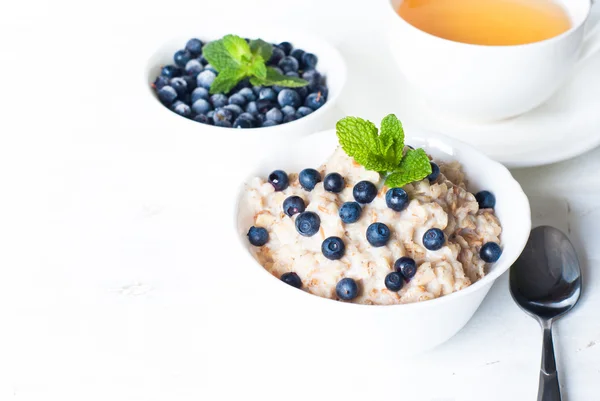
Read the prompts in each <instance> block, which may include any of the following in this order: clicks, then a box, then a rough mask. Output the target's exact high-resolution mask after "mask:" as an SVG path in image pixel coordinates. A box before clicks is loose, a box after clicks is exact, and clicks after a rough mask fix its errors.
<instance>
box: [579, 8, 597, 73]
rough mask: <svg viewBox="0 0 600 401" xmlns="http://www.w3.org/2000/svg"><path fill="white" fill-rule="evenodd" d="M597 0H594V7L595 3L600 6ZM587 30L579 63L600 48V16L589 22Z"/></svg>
mask: <svg viewBox="0 0 600 401" xmlns="http://www.w3.org/2000/svg"><path fill="white" fill-rule="evenodd" d="M596 3H597V1H596V0H592V7H593V6H594V5H595V6H596V7H599V6H598V5H597V4H596ZM588 25H591V26H587V27H586V28H587V32H586V34H585V37H584V38H583V47H582V48H581V54H580V55H579V64H581V63H583V62H584V61H585V60H587V59H589V58H590V57H591V56H593V55H594V54H595V53H596V52H597V51H598V50H600V17H599V18H597V19H596V21H594V22H592V23H591V24H590V23H589V22H588Z"/></svg>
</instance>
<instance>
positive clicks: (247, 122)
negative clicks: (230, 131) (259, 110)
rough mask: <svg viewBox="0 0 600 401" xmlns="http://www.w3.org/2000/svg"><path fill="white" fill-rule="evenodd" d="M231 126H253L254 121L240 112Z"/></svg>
mask: <svg viewBox="0 0 600 401" xmlns="http://www.w3.org/2000/svg"><path fill="white" fill-rule="evenodd" d="M233 128H254V123H253V122H252V120H250V119H248V118H244V117H242V116H241V114H240V117H238V118H236V119H235V121H234V122H233Z"/></svg>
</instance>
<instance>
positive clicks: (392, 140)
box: [379, 114, 404, 166]
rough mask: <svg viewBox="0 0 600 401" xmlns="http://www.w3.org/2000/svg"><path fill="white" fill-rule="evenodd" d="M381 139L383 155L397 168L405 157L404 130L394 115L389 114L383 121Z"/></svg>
mask: <svg viewBox="0 0 600 401" xmlns="http://www.w3.org/2000/svg"><path fill="white" fill-rule="evenodd" d="M379 139H380V141H381V146H382V152H383V154H384V155H385V156H386V158H389V159H390V161H391V162H392V163H393V164H394V165H396V166H397V165H398V164H399V163H400V161H401V160H402V156H403V155H404V129H403V128H402V123H401V122H400V120H398V118H397V117H396V116H395V115H394V114H389V115H387V116H386V117H384V119H383V120H381V134H380V135H379Z"/></svg>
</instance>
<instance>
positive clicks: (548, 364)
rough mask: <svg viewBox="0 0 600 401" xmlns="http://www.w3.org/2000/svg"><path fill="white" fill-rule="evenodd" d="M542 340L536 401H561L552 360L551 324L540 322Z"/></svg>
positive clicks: (553, 360)
mask: <svg viewBox="0 0 600 401" xmlns="http://www.w3.org/2000/svg"><path fill="white" fill-rule="evenodd" d="M542 328H543V330H544V335H543V336H544V340H543V345H542V367H541V369H540V388H539V390H538V401H561V397H560V387H559V385H558V372H557V371H556V360H555V359H554V343H553V341H552V322H551V321H549V320H547V321H544V322H542Z"/></svg>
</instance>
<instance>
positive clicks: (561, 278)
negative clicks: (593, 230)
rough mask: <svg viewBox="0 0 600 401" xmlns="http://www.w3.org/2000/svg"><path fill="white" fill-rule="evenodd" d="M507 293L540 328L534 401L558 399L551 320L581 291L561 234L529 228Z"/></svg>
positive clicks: (575, 263) (570, 252) (575, 267)
mask: <svg viewBox="0 0 600 401" xmlns="http://www.w3.org/2000/svg"><path fill="white" fill-rule="evenodd" d="M510 292H511V294H512V297H513V299H514V300H515V302H516V303H517V304H518V305H519V306H520V307H521V309H523V310H524V311H525V312H527V313H528V314H529V315H531V316H532V317H533V318H535V319H537V321H538V322H539V323H540V325H541V326H542V329H543V330H544V336H543V337H544V344H543V352H542V367H541V371H540V386H539V391H538V401H560V400H561V397H560V388H559V386H558V374H557V371H556V361H555V359H554V344H553V343H552V323H553V322H554V321H555V320H556V319H558V318H559V317H561V316H562V315H564V314H565V313H567V312H568V311H569V310H571V308H573V306H575V304H576V303H577V301H578V300H579V295H580V294H581V270H580V268H579V261H578V260H577V255H576V254H575V249H574V248H573V244H571V242H570V241H569V239H568V238H567V236H566V235H565V234H563V233H562V232H561V231H559V230H557V229H556V228H554V227H549V226H542V227H537V228H534V229H533V230H531V235H530V236H529V241H527V245H526V246H525V250H524V251H523V253H522V254H521V256H520V257H519V259H517V261H516V262H515V264H514V265H513V266H512V267H511V268H510Z"/></svg>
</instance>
